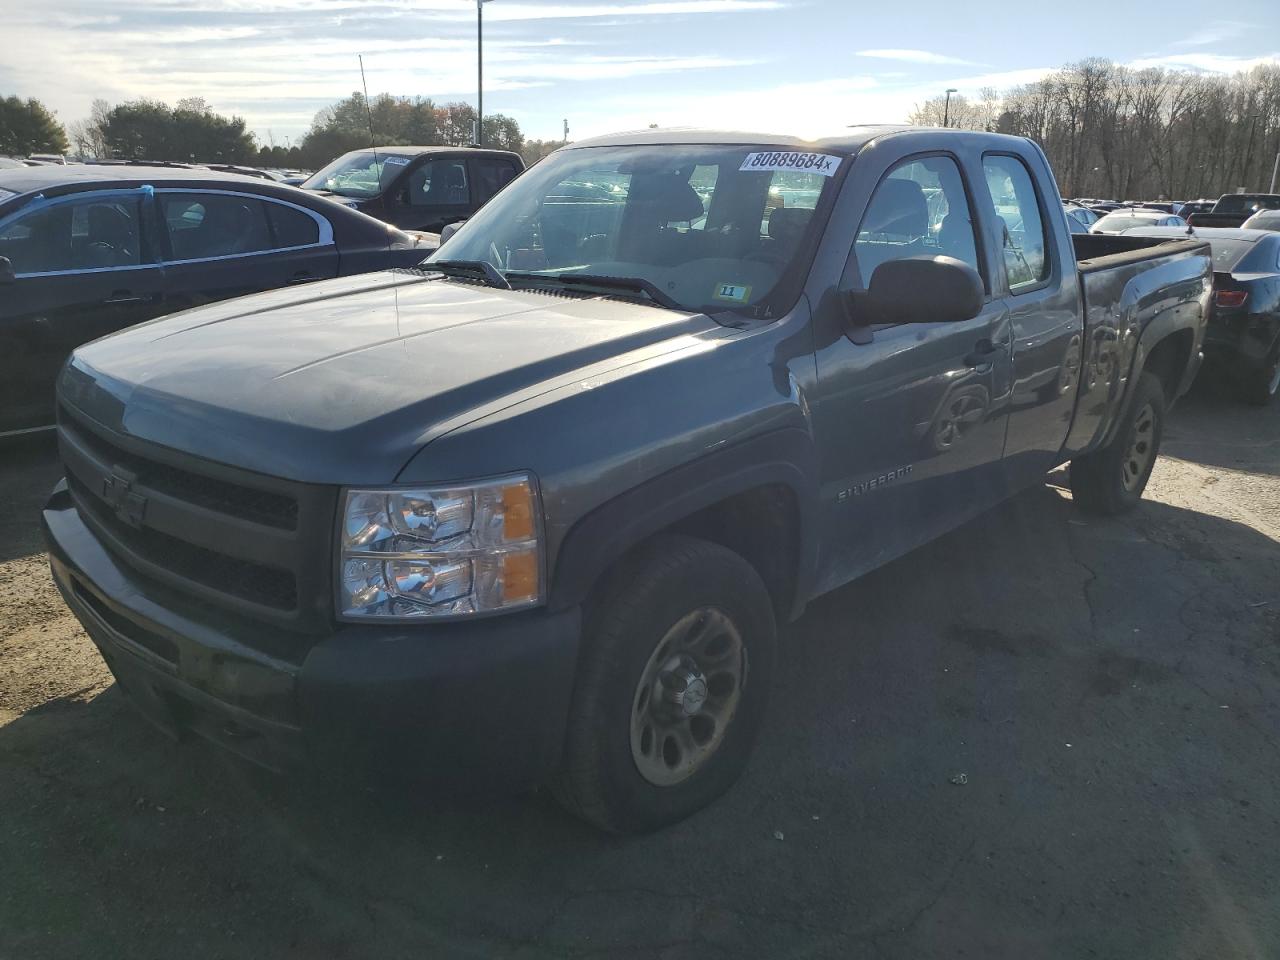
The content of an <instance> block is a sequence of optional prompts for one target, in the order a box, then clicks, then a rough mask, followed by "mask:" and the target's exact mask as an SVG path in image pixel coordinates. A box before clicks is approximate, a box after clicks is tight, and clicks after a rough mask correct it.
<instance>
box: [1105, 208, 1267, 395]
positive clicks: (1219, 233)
mask: <svg viewBox="0 0 1280 960" xmlns="http://www.w3.org/2000/svg"><path fill="white" fill-rule="evenodd" d="M1276 214H1277V216H1280V211H1276ZM1133 233H1134V234H1138V235H1141V236H1146V237H1170V236H1182V235H1183V233H1182V231H1170V230H1141V231H1133ZM1125 235H1126V236H1129V234H1125ZM1195 235H1196V237H1197V238H1198V239H1201V240H1207V241H1208V242H1209V245H1210V247H1212V248H1213V309H1212V311H1211V312H1210V314H1209V329H1208V330H1207V331H1206V333H1205V340H1204V352H1205V359H1206V361H1212V363H1213V364H1214V365H1215V366H1217V367H1218V368H1220V369H1222V370H1225V371H1226V372H1227V373H1228V375H1229V377H1230V379H1231V380H1232V381H1233V382H1234V383H1235V385H1236V387H1237V388H1238V390H1239V392H1240V395H1241V397H1242V398H1243V399H1244V400H1246V401H1247V402H1249V403H1252V404H1254V405H1256V406H1265V405H1266V404H1268V403H1270V402H1271V401H1272V400H1273V399H1274V398H1275V395H1276V392H1277V390H1278V389H1280V233H1275V232H1273V231H1271V230H1246V229H1244V228H1230V227H1216V228H1215V227H1202V228H1199V229H1197V230H1196V231H1195Z"/></svg>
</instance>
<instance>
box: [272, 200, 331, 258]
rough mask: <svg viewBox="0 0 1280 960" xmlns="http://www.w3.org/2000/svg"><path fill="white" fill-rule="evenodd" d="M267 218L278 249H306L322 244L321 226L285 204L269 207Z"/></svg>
mask: <svg viewBox="0 0 1280 960" xmlns="http://www.w3.org/2000/svg"><path fill="white" fill-rule="evenodd" d="M266 207H267V217H268V219H269V220H270V221H271V232H272V234H273V235H274V236H275V244H274V245H275V246H277V247H306V246H311V245H313V244H317V243H319V242H320V225H319V224H318V223H316V221H315V219H314V218H312V217H310V216H308V215H307V214H305V213H303V212H302V211H301V210H298V209H295V208H294V207H286V206H285V205H284V204H283V203H270V202H268V203H267V205H266Z"/></svg>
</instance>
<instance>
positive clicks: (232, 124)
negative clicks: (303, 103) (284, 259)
mask: <svg viewBox="0 0 1280 960" xmlns="http://www.w3.org/2000/svg"><path fill="white" fill-rule="evenodd" d="M475 117H476V114H475V108H474V107H472V106H471V105H470V104H466V103H442V104H437V103H435V102H434V101H432V100H430V99H428V98H425V97H398V96H393V95H391V94H386V93H384V94H380V95H378V96H376V97H373V98H371V99H370V100H369V101H366V100H365V97H364V94H362V93H359V92H357V93H353V94H352V95H351V96H349V97H347V98H345V99H343V100H340V101H338V102H337V103H335V104H332V105H330V106H328V107H325V108H324V109H322V110H320V111H319V112H318V113H317V114H316V116H315V119H314V120H313V121H312V124H311V127H310V129H309V130H308V131H307V133H306V134H305V135H304V136H303V137H302V139H301V140H300V141H299V142H298V143H297V144H287V145H285V146H280V145H279V144H277V143H275V142H273V141H272V140H270V139H269V142H267V143H265V144H264V143H259V142H258V140H257V138H256V137H255V136H254V134H253V133H251V132H250V131H249V130H248V129H247V128H246V125H245V121H244V120H243V119H242V118H241V117H237V116H224V115H222V114H219V113H217V112H216V111H215V110H214V109H213V107H212V106H211V105H210V104H209V103H208V102H207V101H205V100H204V99H203V98H202V97H188V98H186V99H183V100H179V101H178V103H177V104H176V105H175V106H172V107H171V106H169V105H168V104H166V103H162V102H160V101H158V100H150V99H140V100H132V101H129V102H127V103H121V104H114V105H113V104H111V103H108V102H107V101H106V100H95V101H94V102H93V106H92V109H91V110H90V114H89V116H88V117H86V118H84V119H82V120H77V121H75V122H74V123H72V124H71V125H70V126H69V127H67V128H65V129H64V128H63V127H62V125H61V124H60V123H58V121H57V119H56V118H55V117H54V116H53V114H52V113H51V112H50V111H49V110H47V109H46V108H45V107H44V105H43V104H41V103H40V102H39V101H38V100H26V101H23V100H20V99H19V98H17V97H8V98H0V155H4V154H10V155H13V156H22V157H25V156H28V155H29V154H32V153H66V152H68V151H70V152H72V153H73V154H74V155H76V156H79V157H83V158H95V159H103V160H112V159H114V160H159V161H170V162H173V161H177V162H183V163H231V164H246V165H251V166H263V167H290V168H301V169H311V170H314V169H317V168H319V167H322V166H324V165H325V164H327V163H328V162H329V161H330V160H332V159H334V158H335V157H337V156H339V155H341V154H343V153H346V152H347V151H348V150H355V149H359V148H361V147H367V146H369V145H370V143H371V142H372V143H374V144H376V145H378V146H396V145H409V144H417V145H425V146H432V145H436V144H441V145H451V146H463V145H466V144H469V143H472V142H473V139H474V136H475ZM484 142H485V146H488V147H497V148H500V149H504V150H515V151H520V150H521V149H522V148H523V147H524V146H525V139H524V135H523V134H522V133H521V131H520V125H519V124H518V123H517V122H516V121H515V120H514V119H512V118H511V117H508V116H504V115H502V114H490V115H487V116H486V117H485V118H484ZM531 145H532V146H533V149H534V151H535V152H536V154H537V156H538V157H541V156H543V155H545V153H546V152H549V150H548V149H547V148H546V146H545V145H544V144H543V143H542V141H532V142H531ZM555 146H559V144H555Z"/></svg>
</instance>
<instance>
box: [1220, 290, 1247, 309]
mask: <svg viewBox="0 0 1280 960" xmlns="http://www.w3.org/2000/svg"><path fill="white" fill-rule="evenodd" d="M1248 299H1249V294H1247V293H1246V292H1245V291H1243V290H1219V291H1218V292H1217V293H1215V294H1214V295H1213V300H1214V303H1216V304H1217V305H1218V306H1220V307H1242V306H1244V302H1245V301H1246V300H1248Z"/></svg>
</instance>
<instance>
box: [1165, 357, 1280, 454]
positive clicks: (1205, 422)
mask: <svg viewBox="0 0 1280 960" xmlns="http://www.w3.org/2000/svg"><path fill="white" fill-rule="evenodd" d="M1161 453H1162V454H1163V455H1165V456H1170V457H1177V458H1178V459H1179V460H1188V461H1191V462H1192V463H1198V464H1201V465H1202V466H1205V467H1221V468H1225V469H1228V470H1241V471H1245V472H1248V473H1256V474H1266V475H1269V476H1280V401H1273V403H1272V404H1271V406H1267V407H1253V406H1249V405H1248V404H1247V403H1245V402H1243V401H1242V400H1240V399H1239V397H1238V396H1237V393H1236V390H1235V387H1234V384H1233V383H1231V382H1230V380H1229V379H1227V378H1226V377H1225V376H1224V375H1223V374H1221V373H1216V374H1215V373H1214V372H1213V371H1206V372H1205V373H1204V374H1202V375H1201V376H1200V377H1199V378H1197V380H1196V382H1195V385H1194V386H1193V387H1192V389H1191V392H1190V393H1188V394H1187V396H1185V397H1183V398H1182V400H1181V401H1179V403H1178V406H1177V407H1176V408H1175V409H1174V412H1173V414H1172V416H1171V417H1170V419H1169V424H1168V427H1167V429H1166V432H1165V437H1164V443H1163V445H1162V447H1161Z"/></svg>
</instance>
